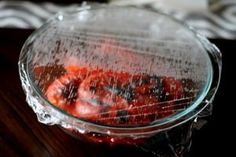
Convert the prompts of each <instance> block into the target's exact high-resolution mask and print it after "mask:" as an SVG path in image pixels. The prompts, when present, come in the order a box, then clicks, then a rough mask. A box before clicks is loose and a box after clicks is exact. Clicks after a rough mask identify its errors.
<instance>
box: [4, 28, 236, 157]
mask: <svg viewBox="0 0 236 157" xmlns="http://www.w3.org/2000/svg"><path fill="white" fill-rule="evenodd" d="M31 32H32V30H20V29H19V30H18V29H0V76H1V77H0V157H2V156H3V157H5V156H6V157H9V156H13V157H17V156H23V157H27V156H30V157H31V156H37V157H46V156H47V157H48V156H52V157H54V156H55V157H64V156H68V157H70V156H71V157H75V156H78V157H108V156H109V157H111V156H120V155H117V153H113V154H112V153H110V154H107V153H106V152H101V150H99V148H97V147H91V146H88V145H86V144H84V143H82V142H81V141H79V140H77V139H74V138H73V137H71V136H70V135H68V134H66V133H65V132H63V131H62V130H61V129H60V128H59V127H57V126H46V125H44V124H41V123H39V122H38V121H37V118H36V115H35V114H34V112H33V111H32V110H31V108H30V107H29V106H28V105H27V103H26V101H25V94H24V93H23V90H22V88H21V84H20V79H19V74H18V66H17V62H18V56H19V53H20V50H21V47H22V45H23V43H24V41H25V40H26V38H27V37H28V35H29V34H30V33H31ZM211 41H212V42H214V43H215V44H216V45H217V46H218V47H219V48H220V49H221V51H222V53H223V73H222V80H221V85H220V88H219V91H218V93H217V96H216V98H215V102H214V112H213V116H212V117H211V118H210V120H209V122H208V123H207V124H206V125H205V126H204V127H203V128H202V129H201V130H199V131H195V132H194V134H193V145H192V149H191V151H190V154H189V156H190V157H205V156H212V154H215V153H217V154H218V155H219V156H220V154H222V155H221V156H222V157H229V156H232V155H229V154H230V151H232V150H233V149H230V148H232V147H231V144H229V142H228V141H229V140H230V139H231V138H232V135H233V134H232V133H231V132H232V131H231V128H232V124H233V123H230V121H229V120H230V119H231V120H232V119H233V114H230V111H232V109H231V108H234V107H233V106H234V105H235V103H234V102H233V96H232V95H233V93H234V94H235V93H236V92H235V91H234V92H230V91H233V90H230V89H231V88H233V87H232V84H231V83H232V82H233V76H232V73H233V72H235V67H236V66H235V65H236V64H235V62H236V61H234V60H235V58H234V57H233V56H234V55H233V53H234V52H233V49H232V48H231V47H233V46H234V45H235V44H236V40H231V41H229V40H220V39H218V40H211ZM234 124H235V123H234ZM125 156H133V154H132V152H130V153H127V154H124V155H122V157H125Z"/></svg>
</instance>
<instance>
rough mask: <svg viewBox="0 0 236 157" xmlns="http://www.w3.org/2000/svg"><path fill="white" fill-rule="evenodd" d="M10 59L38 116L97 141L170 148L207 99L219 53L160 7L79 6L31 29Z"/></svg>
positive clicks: (187, 132)
mask: <svg viewBox="0 0 236 157" xmlns="http://www.w3.org/2000/svg"><path fill="white" fill-rule="evenodd" d="M18 65H19V73H20V79H21V83H22V86H23V89H24V91H25V93H26V100H27V102H28V104H29V106H30V107H31V108H32V109H33V110H34V112H35V113H36V115H37V118H38V120H39V122H41V123H44V124H47V125H58V126H60V127H61V128H63V130H65V131H66V132H68V133H69V134H71V135H73V136H74V137H77V138H79V139H82V140H83V141H87V142H89V143H93V144H96V145H100V144H105V145H108V146H120V145H122V146H128V147H130V146H135V147H137V148H141V149H143V150H148V151H150V152H152V153H153V154H159V156H161V157H167V156H173V157H176V156H182V155H183V154H184V153H185V152H187V151H188V149H189V147H190V143H191V132H192V128H193V123H194V120H195V119H196V118H197V117H199V116H201V114H202V113H203V111H205V110H206V109H207V108H209V106H211V104H212V101H213V99H214V96H215V93H216V91H217V88H218V85H219V82H220V74H221V53H220V52H219V50H218V49H217V48H216V46H215V45H213V44H212V43H210V42H209V41H208V40H207V39H206V38H205V37H203V36H201V35H199V34H198V33H197V32H196V31H195V30H194V29H192V28H191V27H189V26H187V25H185V24H183V23H181V22H179V21H177V20H175V19H174V18H172V17H171V16H169V15H166V14H164V13H161V12H152V11H148V10H144V9H138V8H132V7H117V6H116V7H115V6H101V7H91V6H86V7H82V8H79V9H77V10H76V9H75V10H70V11H67V12H61V13H58V14H57V15H55V16H54V17H52V18H51V19H49V20H48V21H47V22H46V23H45V24H44V25H43V26H41V27H40V28H39V29H37V30H36V31H35V32H34V33H33V34H32V35H31V36H30V37H29V38H28V39H27V41H26V42H25V44H24V46H23V48H22V51H21V54H20V58H19V62H18ZM204 113H206V112H204ZM207 114H209V112H208V113H207Z"/></svg>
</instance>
